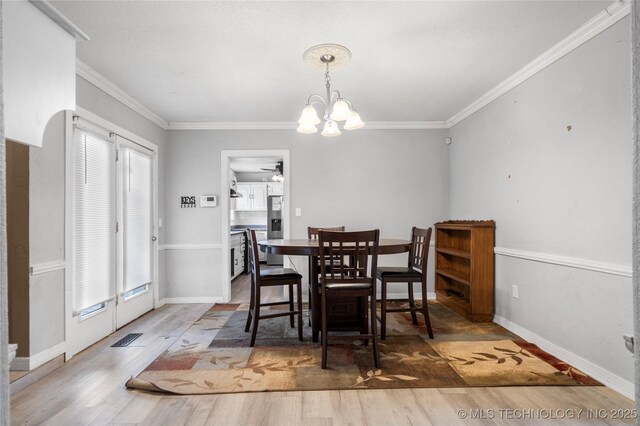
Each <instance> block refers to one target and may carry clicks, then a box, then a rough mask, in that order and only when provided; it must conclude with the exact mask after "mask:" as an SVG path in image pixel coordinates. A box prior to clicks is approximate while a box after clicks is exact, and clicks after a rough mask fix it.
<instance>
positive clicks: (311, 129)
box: [296, 124, 318, 135]
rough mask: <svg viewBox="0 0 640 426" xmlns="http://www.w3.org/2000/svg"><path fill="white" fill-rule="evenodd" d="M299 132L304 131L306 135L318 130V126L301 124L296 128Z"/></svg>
mask: <svg viewBox="0 0 640 426" xmlns="http://www.w3.org/2000/svg"><path fill="white" fill-rule="evenodd" d="M296 131H297V132H298V133H304V134H305V135H311V134H313V133H316V132H317V131H318V128H317V127H316V126H314V125H313V124H300V125H299V126H298V128H297V129H296Z"/></svg>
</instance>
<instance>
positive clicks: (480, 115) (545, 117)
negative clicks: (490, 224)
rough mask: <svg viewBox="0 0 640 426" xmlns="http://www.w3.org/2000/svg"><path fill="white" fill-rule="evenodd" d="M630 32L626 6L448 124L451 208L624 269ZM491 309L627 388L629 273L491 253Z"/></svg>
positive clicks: (514, 242) (505, 244)
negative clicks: (599, 29)
mask: <svg viewBox="0 0 640 426" xmlns="http://www.w3.org/2000/svg"><path fill="white" fill-rule="evenodd" d="M629 43H630V39H629V18H628V17H627V18H625V19H623V20H622V21H620V22H618V23H617V24H615V25H614V26H613V27H611V28H610V29H608V30H606V31H605V32H603V33H602V34H600V35H598V36H596V37H595V38H594V39H592V40H591V41H589V42H587V43H586V44H584V45H582V46H581V47H579V48H578V49H576V50H575V51H573V52H572V53H570V54H569V55H567V56H565V57H563V58H562V59H560V60H559V61H557V62H556V63H554V64H553V65H551V66H550V67H548V68H546V69H545V70H543V71H541V72H540V73H539V74H537V75H535V76H534V77H532V78H531V79H529V80H527V81H526V82H524V83H523V84H521V85H520V86H518V87H516V88H515V89H513V90H511V91H510V92H508V93H507V94H505V95H503V96H502V97H501V98H499V99H498V100H496V101H495V102H493V103H491V104H489V105H488V106H486V107H485V108H483V109H482V110H480V111H478V112H477V113H475V114H474V115H472V116H471V117H469V118H467V119H466V120H464V121H463V122H461V123H460V124H458V125H456V126H454V127H453V128H452V129H451V130H450V135H451V137H452V138H453V143H452V145H451V146H450V185H451V188H450V191H451V192H450V194H451V216H452V217H453V218H458V219H495V220H496V226H497V228H496V246H497V247H499V248H501V249H506V250H507V251H509V250H514V249H515V250H521V251H526V252H532V253H536V254H542V255H543V256H547V257H548V256H549V255H550V256H551V258H552V259H553V256H564V257H569V258H572V260H573V261H576V262H583V263H585V262H586V264H587V265H590V266H593V264H594V262H595V263H603V264H606V265H605V266H607V267H612V265H613V268H614V269H616V268H615V267H616V266H618V267H622V268H618V269H622V270H630V264H631V195H632V192H631V191H632V190H631V177H632V169H631V160H632V144H631V108H630V107H631V96H630V56H629V46H630V44H629ZM568 126H571V128H570V130H569V129H568ZM498 251H500V250H498ZM512 285H518V286H519V293H520V297H519V299H515V298H513V297H512V296H511V290H512V289H511V286H512ZM496 315H497V316H498V317H501V318H503V319H504V320H507V321H510V322H511V323H513V324H514V325H516V326H519V327H521V328H522V329H524V330H526V331H527V332H530V333H533V334H535V335H537V336H538V337H539V338H540V339H541V341H545V342H546V343H545V344H547V345H556V346H557V347H559V348H560V349H562V350H564V351H567V353H569V354H571V356H573V355H575V356H577V357H578V359H577V360H578V362H584V363H585V364H584V365H586V366H587V367H589V368H591V369H592V371H597V369H598V368H602V369H604V370H606V371H605V372H604V373H603V375H602V376H601V377H599V378H600V379H601V380H605V379H606V380H610V381H614V382H616V383H610V384H612V385H613V386H614V387H616V388H617V389H618V390H622V391H624V392H625V393H626V394H629V392H627V391H628V390H629V389H632V384H631V382H632V381H633V360H632V358H631V355H630V353H629V352H627V350H626V349H625V347H624V343H623V340H622V334H623V333H626V334H629V333H631V331H632V329H633V327H632V307H631V279H630V278H629V277H622V276H617V275H611V274H608V273H602V272H595V271H588V270H584V269H576V268H572V267H567V266H561V265H552V264H548V263H540V262H536V261H533V260H531V259H517V258H513V257H508V256H500V255H498V256H497V257H496ZM524 337H527V336H524ZM574 365H575V364H574ZM578 367H580V366H578ZM616 376H617V377H616ZM618 379H620V380H618ZM625 381H626V382H625ZM625 386H626V387H627V389H622V388H624V387H625Z"/></svg>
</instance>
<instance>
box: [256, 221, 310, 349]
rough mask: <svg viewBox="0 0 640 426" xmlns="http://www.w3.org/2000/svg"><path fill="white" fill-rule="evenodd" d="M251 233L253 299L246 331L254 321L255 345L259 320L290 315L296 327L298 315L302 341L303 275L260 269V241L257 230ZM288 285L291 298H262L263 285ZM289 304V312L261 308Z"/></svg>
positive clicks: (285, 269) (282, 270)
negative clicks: (294, 288)
mask: <svg viewBox="0 0 640 426" xmlns="http://www.w3.org/2000/svg"><path fill="white" fill-rule="evenodd" d="M247 234H248V235H249V268H250V270H251V299H250V301H249V313H248V314H247V324H246V325H245V328H244V331H245V332H248V331H249V328H250V326H251V323H252V322H253V329H252V332H251V343H250V344H249V346H253V345H254V344H255V342H256V334H257V332H258V322H259V321H260V320H261V319H267V318H277V317H283V316H288V317H289V318H290V324H291V328H293V327H294V317H295V316H296V315H297V316H298V338H299V339H300V340H301V341H302V275H300V274H299V273H297V272H296V271H294V270H293V269H289V268H277V269H266V270H264V271H261V270H260V261H259V257H258V243H257V241H256V232H255V231H254V230H253V229H250V230H248V232H247ZM272 286H287V287H289V300H283V301H277V302H268V303H262V301H261V299H260V290H261V289H262V287H272ZM294 286H296V291H297V293H298V297H297V299H298V300H297V302H298V303H297V305H298V307H297V309H294V304H293V287H294ZM276 305H289V310H288V311H287V312H278V313H271V314H266V315H265V314H261V313H260V308H261V307H264V306H276Z"/></svg>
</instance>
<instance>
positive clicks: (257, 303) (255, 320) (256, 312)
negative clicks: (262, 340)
mask: <svg viewBox="0 0 640 426" xmlns="http://www.w3.org/2000/svg"><path fill="white" fill-rule="evenodd" d="M253 303H254V312H253V330H251V343H249V346H251V347H253V345H255V343H256V335H257V334H258V322H259V321H260V289H259V288H256V296H255V301H254V302H253Z"/></svg>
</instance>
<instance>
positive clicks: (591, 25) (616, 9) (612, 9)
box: [447, 0, 631, 127]
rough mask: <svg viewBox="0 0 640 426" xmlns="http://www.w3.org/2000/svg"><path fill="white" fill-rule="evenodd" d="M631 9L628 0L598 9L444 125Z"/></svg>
mask: <svg viewBox="0 0 640 426" xmlns="http://www.w3.org/2000/svg"><path fill="white" fill-rule="evenodd" d="M630 12H631V3H630V0H618V1H616V2H615V3H613V4H612V5H611V6H609V7H607V8H606V9H605V10H603V11H602V12H600V13H598V14H597V15H596V16H594V17H593V18H592V19H590V20H589V21H587V22H586V23H585V24H584V25H582V26H581V27H580V28H578V29H577V30H576V31H574V32H573V33H571V34H569V35H568V36H567V37H566V38H564V39H563V40H561V41H560V42H559V43H557V44H555V45H554V46H553V47H551V48H550V49H549V50H547V51H546V52H544V53H543V54H542V55H540V56H538V57H537V58H536V59H534V60H533V61H531V62H529V63H528V64H527V65H525V66H524V68H522V69H521V70H520V71H518V72H516V73H515V74H513V75H512V76H511V77H509V78H507V79H506V80H504V81H503V82H502V83H500V84H498V85H497V86H495V87H494V88H493V89H491V90H489V91H488V92H487V93H485V94H484V95H482V96H480V97H479V98H478V99H476V100H475V101H474V102H472V103H471V104H470V105H468V106H467V107H465V108H463V109H462V110H461V111H460V112H458V113H457V114H454V115H453V116H452V117H451V118H449V119H448V120H447V126H448V127H453V126H455V125H456V124H458V123H460V122H461V121H462V120H464V119H465V118H467V117H469V116H470V115H471V114H473V113H475V112H476V111H479V110H480V109H482V108H483V107H485V106H487V105H488V104H490V103H491V102H493V101H494V100H496V99H498V98H499V97H500V96H502V95H504V94H505V93H507V92H508V91H509V90H511V89H513V88H514V87H516V86H518V85H519V84H521V83H523V82H524V81H526V80H528V79H529V78H531V77H533V76H534V75H535V74H537V73H539V72H540V71H542V70H543V69H545V68H546V67H548V66H549V65H551V64H553V63H554V62H556V61H557V60H558V59H560V58H562V57H563V56H565V55H567V54H568V53H570V52H572V51H573V50H575V49H576V48H578V47H579V46H581V45H583V44H584V43H586V42H587V41H589V40H591V39H592V38H593V37H595V36H597V35H598V34H600V33H601V32H603V31H604V30H606V29H607V28H609V27H611V26H612V25H613V24H615V23H616V22H618V21H619V20H621V19H622V18H624V17H625V16H627V15H628V14H629V13H630Z"/></svg>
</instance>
